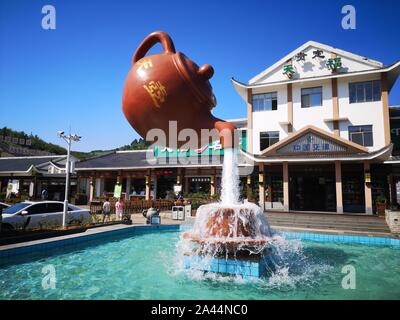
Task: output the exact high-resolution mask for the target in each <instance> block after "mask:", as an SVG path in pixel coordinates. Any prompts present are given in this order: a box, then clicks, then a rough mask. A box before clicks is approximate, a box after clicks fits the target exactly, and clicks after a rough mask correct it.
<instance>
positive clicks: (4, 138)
mask: <svg viewBox="0 0 400 320" xmlns="http://www.w3.org/2000/svg"><path fill="white" fill-rule="evenodd" d="M0 141H1V142H2V141H4V142H8V143H13V144H19V145H22V146H31V145H32V140H31V139H23V138H17V137H11V136H3V135H0Z"/></svg>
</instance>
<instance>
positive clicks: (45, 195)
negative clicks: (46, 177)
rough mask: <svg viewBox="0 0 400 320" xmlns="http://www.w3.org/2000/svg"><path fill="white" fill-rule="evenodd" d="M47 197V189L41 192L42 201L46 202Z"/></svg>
mask: <svg viewBox="0 0 400 320" xmlns="http://www.w3.org/2000/svg"><path fill="white" fill-rule="evenodd" d="M48 197H49V193H48V192H47V189H43V190H42V200H47V198H48Z"/></svg>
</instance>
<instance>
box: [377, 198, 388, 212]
mask: <svg viewBox="0 0 400 320" xmlns="http://www.w3.org/2000/svg"><path fill="white" fill-rule="evenodd" d="M385 210H386V198H385V197H384V196H382V195H380V196H378V197H376V212H377V214H378V216H379V217H384V216H385Z"/></svg>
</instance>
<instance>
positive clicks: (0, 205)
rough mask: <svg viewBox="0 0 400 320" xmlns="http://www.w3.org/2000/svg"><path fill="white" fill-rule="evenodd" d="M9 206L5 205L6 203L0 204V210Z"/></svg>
mask: <svg viewBox="0 0 400 320" xmlns="http://www.w3.org/2000/svg"><path fill="white" fill-rule="evenodd" d="M9 206H10V205H9V204H7V203H4V202H0V208H1V209H3V210H4V209H5V208H8V207H9Z"/></svg>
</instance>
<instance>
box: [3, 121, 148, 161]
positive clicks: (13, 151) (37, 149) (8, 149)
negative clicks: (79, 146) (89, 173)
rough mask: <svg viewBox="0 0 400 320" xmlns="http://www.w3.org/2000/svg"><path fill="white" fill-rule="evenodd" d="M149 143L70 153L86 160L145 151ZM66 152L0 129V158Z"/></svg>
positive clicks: (26, 135) (57, 146)
mask: <svg viewBox="0 0 400 320" xmlns="http://www.w3.org/2000/svg"><path fill="white" fill-rule="evenodd" d="M148 146H149V143H147V142H145V141H144V140H143V139H142V138H140V139H135V140H133V141H132V142H131V144H128V145H125V146H122V147H119V148H115V149H110V150H93V151H90V152H80V151H72V152H71V154H73V155H74V156H75V157H77V158H78V159H81V160H83V159H87V158H92V157H95V156H99V155H102V154H105V153H109V152H113V151H117V150H143V149H147V147H148ZM66 153H67V150H66V149H65V148H63V147H61V146H59V145H56V144H54V143H49V142H46V141H44V140H43V139H41V138H39V137H38V136H37V135H33V134H32V133H31V134H27V133H25V132H24V131H15V130H13V129H10V128H7V127H4V128H1V129H0V156H2V157H5V156H38V155H63V154H66Z"/></svg>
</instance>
